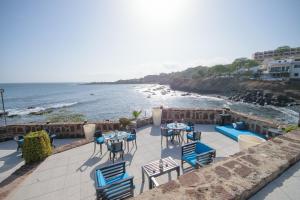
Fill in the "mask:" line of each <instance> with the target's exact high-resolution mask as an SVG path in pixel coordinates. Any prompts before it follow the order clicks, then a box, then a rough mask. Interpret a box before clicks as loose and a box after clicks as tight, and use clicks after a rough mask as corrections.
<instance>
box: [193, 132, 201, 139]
mask: <svg viewBox="0 0 300 200" xmlns="http://www.w3.org/2000/svg"><path fill="white" fill-rule="evenodd" d="M201 134H202V133H201V131H197V132H193V139H194V140H201Z"/></svg>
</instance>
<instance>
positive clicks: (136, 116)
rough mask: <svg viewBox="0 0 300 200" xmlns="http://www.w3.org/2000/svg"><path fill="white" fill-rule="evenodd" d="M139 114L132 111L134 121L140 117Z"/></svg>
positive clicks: (139, 112)
mask: <svg viewBox="0 0 300 200" xmlns="http://www.w3.org/2000/svg"><path fill="white" fill-rule="evenodd" d="M141 113H142V111H141V110H140V111H137V110H134V111H133V112H132V116H133V117H134V119H135V120H136V119H137V118H138V117H139V116H140V114H141Z"/></svg>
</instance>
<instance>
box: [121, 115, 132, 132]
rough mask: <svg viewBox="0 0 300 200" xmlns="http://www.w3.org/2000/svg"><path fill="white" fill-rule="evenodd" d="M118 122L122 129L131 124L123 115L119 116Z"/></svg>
mask: <svg viewBox="0 0 300 200" xmlns="http://www.w3.org/2000/svg"><path fill="white" fill-rule="evenodd" d="M119 122H120V125H121V128H122V129H123V130H126V129H127V128H128V126H129V125H130V124H131V121H130V119H128V118H125V117H123V118H120V119H119Z"/></svg>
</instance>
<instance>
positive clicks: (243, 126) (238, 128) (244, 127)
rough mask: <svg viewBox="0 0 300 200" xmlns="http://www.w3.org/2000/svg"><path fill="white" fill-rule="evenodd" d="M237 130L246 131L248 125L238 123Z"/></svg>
mask: <svg viewBox="0 0 300 200" xmlns="http://www.w3.org/2000/svg"><path fill="white" fill-rule="evenodd" d="M235 129H237V130H245V129H246V124H245V122H236V128H235Z"/></svg>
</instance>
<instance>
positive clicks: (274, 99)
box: [228, 90, 300, 107]
mask: <svg viewBox="0 0 300 200" xmlns="http://www.w3.org/2000/svg"><path fill="white" fill-rule="evenodd" d="M228 99H229V100H232V101H240V102H245V103H253V104H257V105H260V106H264V105H272V106H278V107H287V106H295V105H300V104H299V102H297V101H296V99H294V98H292V97H289V96H286V95H283V94H276V93H272V92H265V91H263V90H252V91H250V90H248V91H239V92H236V93H235V94H233V95H231V96H230V97H229V98H228Z"/></svg>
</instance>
